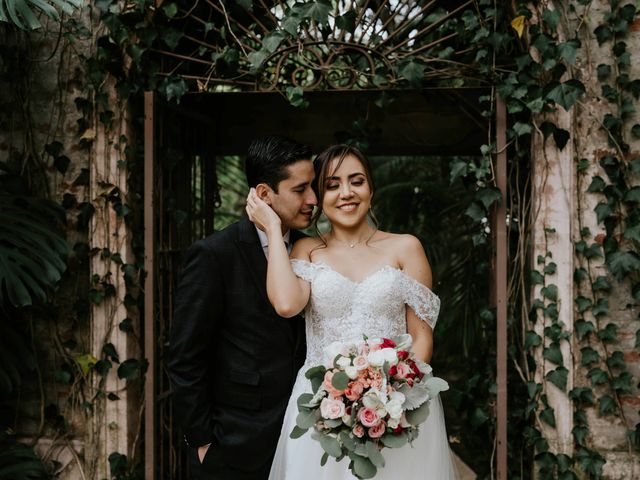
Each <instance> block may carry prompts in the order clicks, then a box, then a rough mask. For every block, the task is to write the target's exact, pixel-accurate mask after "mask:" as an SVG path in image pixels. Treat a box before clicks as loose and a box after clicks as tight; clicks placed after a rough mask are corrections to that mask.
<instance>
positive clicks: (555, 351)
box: [542, 343, 562, 365]
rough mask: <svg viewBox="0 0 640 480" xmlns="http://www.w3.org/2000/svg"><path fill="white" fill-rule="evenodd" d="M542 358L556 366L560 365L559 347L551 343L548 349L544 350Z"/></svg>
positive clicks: (560, 353)
mask: <svg viewBox="0 0 640 480" xmlns="http://www.w3.org/2000/svg"><path fill="white" fill-rule="evenodd" d="M542 356H543V357H544V358H546V359H547V360H549V361H550V362H553V363H555V364H556V365H562V352H561V351H560V345H558V344H557V343H552V344H551V345H549V347H547V348H545V349H544V351H543V352H542Z"/></svg>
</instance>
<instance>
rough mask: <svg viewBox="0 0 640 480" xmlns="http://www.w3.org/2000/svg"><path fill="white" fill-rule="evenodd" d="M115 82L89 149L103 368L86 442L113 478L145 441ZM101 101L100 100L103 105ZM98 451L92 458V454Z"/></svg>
mask: <svg viewBox="0 0 640 480" xmlns="http://www.w3.org/2000/svg"><path fill="white" fill-rule="evenodd" d="M111 83H112V82H110V81H107V82H106V83H105V84H104V85H105V88H104V90H103V91H102V92H100V93H99V95H102V96H106V97H108V98H109V101H108V103H107V105H109V108H108V109H105V108H104V107H101V106H100V105H98V104H96V105H95V107H94V109H93V111H94V112H95V118H94V119H93V125H94V129H95V130H94V131H93V132H91V133H92V134H94V135H95V137H94V138H93V139H92V140H93V148H92V150H91V159H90V161H91V168H90V171H91V183H90V186H91V204H92V206H93V208H94V214H93V216H92V220H91V234H90V235H89V239H90V248H91V252H92V253H93V256H92V259H91V282H92V285H91V290H90V292H91V301H92V307H91V345H92V351H93V354H94V355H95V357H96V359H97V360H98V361H97V364H96V367H95V369H94V370H95V373H94V376H93V380H94V381H93V385H92V388H93V415H92V417H91V428H90V430H89V436H90V438H89V439H88V442H87V450H88V455H87V458H88V459H91V462H92V463H91V465H89V471H90V472H92V476H91V478H110V477H111V475H110V471H111V473H113V470H114V463H118V461H119V459H121V458H124V457H122V455H128V456H131V455H135V454H136V453H137V452H136V443H137V442H139V427H140V422H141V408H140V407H141V400H140V395H139V389H137V388H131V387H132V385H131V383H130V382H128V380H135V379H137V378H140V377H141V373H142V372H141V370H142V364H141V363H140V362H139V360H137V359H135V358H131V357H137V356H138V355H139V353H140V352H139V344H138V340H137V339H136V335H135V334H134V332H133V330H132V329H133V325H137V322H134V321H132V319H131V317H132V316H134V315H135V313H134V312H135V306H136V300H135V298H134V297H133V295H132V287H133V285H135V284H136V283H137V281H136V280H137V279H136V278H134V276H137V270H136V269H135V268H134V267H133V265H132V264H133V257H134V256H133V252H132V246H131V241H132V236H133V235H132V232H131V230H130V228H129V225H128V223H127V219H128V218H129V217H130V215H131V210H130V208H129V206H128V183H127V179H128V176H127V161H126V151H125V147H126V145H127V143H126V142H127V139H128V137H129V136H130V135H129V130H130V123H131V122H130V119H129V118H128V115H127V113H128V112H127V106H126V103H125V102H122V101H120V100H119V99H118V97H117V95H116V93H115V90H114V89H113V88H112V85H111ZM99 98H100V97H98V102H99V101H100V100H99ZM132 310H133V312H132ZM89 450H93V451H89Z"/></svg>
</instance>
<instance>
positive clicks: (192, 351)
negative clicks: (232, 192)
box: [167, 218, 305, 478]
mask: <svg viewBox="0 0 640 480" xmlns="http://www.w3.org/2000/svg"><path fill="white" fill-rule="evenodd" d="M299 236H300V234H299V233H298V232H292V241H294V240H295V239H296V237H299ZM266 271H267V261H266V258H265V255H264V252H263V250H262V247H261V245H260V241H259V238H258V235H257V233H256V230H255V227H254V225H253V223H251V222H250V221H249V220H248V219H246V218H244V219H242V220H240V221H239V222H236V223H234V224H232V225H230V226H229V227H228V228H226V229H224V230H222V231H220V232H217V233H215V234H213V235H211V236H209V237H207V238H205V239H202V240H199V241H197V242H196V243H194V244H193V245H192V246H191V247H190V248H189V250H188V251H187V254H186V259H185V261H184V265H183V270H182V277H181V280H180V284H179V287H178V290H177V295H176V298H175V310H174V315H173V325H172V331H171V339H170V348H169V352H170V353H169V358H168V362H167V365H168V369H169V374H170V377H171V380H172V382H173V386H174V411H175V413H176V416H177V418H178V421H179V423H180V424H181V426H182V428H183V431H184V434H185V438H186V440H187V442H188V444H189V445H190V446H191V447H198V446H201V445H205V444H207V443H210V442H211V443H212V444H213V446H212V448H210V449H209V451H210V452H211V453H212V454H214V455H215V456H216V459H217V463H218V464H220V463H222V464H224V465H227V466H229V467H231V468H233V469H237V470H242V471H245V472H251V471H256V472H258V471H264V470H265V468H266V469H267V471H268V467H269V465H270V463H271V460H272V458H273V454H274V452H275V448H276V444H277V440H278V437H279V434H280V430H281V426H282V420H283V416H284V411H285V409H286V406H287V401H288V399H289V396H290V394H291V390H292V387H293V382H294V379H295V375H296V373H297V371H298V369H299V368H300V367H301V366H302V363H303V361H304V355H305V341H304V321H303V319H302V318H301V317H294V318H290V319H285V318H282V317H280V316H278V314H277V313H276V312H275V310H274V309H273V307H272V306H271V304H270V303H269V300H268V298H267V293H266ZM212 450H213V451H212ZM207 457H209V452H208V453H207ZM204 463H205V467H206V465H207V463H208V462H207V461H205V462H204ZM218 467H220V465H218ZM216 468H217V467H216ZM260 476H262V474H261V475H260ZM211 478H213V477H211ZM220 478H225V477H224V475H222V476H220Z"/></svg>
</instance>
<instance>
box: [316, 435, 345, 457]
mask: <svg viewBox="0 0 640 480" xmlns="http://www.w3.org/2000/svg"><path fill="white" fill-rule="evenodd" d="M320 445H321V446H322V448H323V450H324V451H325V452H326V453H328V454H329V455H331V456H332V457H336V458H337V457H339V456H340V455H342V447H341V446H340V442H338V439H337V438H335V437H333V436H331V435H320Z"/></svg>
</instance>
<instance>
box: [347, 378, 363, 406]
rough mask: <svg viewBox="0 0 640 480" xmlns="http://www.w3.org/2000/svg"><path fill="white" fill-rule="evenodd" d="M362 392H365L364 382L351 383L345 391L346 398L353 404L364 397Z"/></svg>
mask: <svg viewBox="0 0 640 480" xmlns="http://www.w3.org/2000/svg"><path fill="white" fill-rule="evenodd" d="M362 392H364V385H363V384H362V382H358V381H354V382H349V386H348V387H347V389H346V390H345V391H344V396H345V397H347V398H348V399H349V400H351V401H352V402H355V401H356V400H358V399H359V398H360V397H361V396H362Z"/></svg>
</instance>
